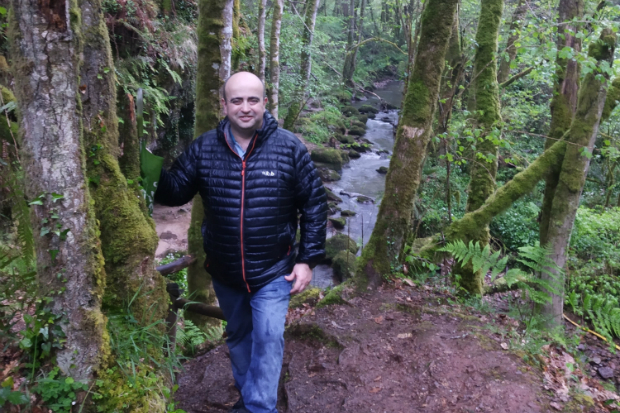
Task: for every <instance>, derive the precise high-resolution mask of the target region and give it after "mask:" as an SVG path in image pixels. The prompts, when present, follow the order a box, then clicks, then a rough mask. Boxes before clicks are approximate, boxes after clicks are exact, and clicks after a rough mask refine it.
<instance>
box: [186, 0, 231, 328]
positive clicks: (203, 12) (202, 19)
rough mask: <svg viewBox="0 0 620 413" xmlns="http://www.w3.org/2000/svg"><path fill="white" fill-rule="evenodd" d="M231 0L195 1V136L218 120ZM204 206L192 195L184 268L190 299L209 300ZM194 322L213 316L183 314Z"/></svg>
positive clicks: (205, 321)
mask: <svg viewBox="0 0 620 413" xmlns="http://www.w3.org/2000/svg"><path fill="white" fill-rule="evenodd" d="M232 26H233V0H218V1H211V0H200V1H199V3H198V28H197V31H198V65H197V68H196V73H197V76H196V123H195V127H194V130H195V135H196V137H198V136H200V135H202V134H203V133H204V132H207V131H208V130H211V129H213V128H215V127H217V124H218V122H219V121H220V116H221V108H220V92H221V87H222V85H223V84H224V80H226V79H227V78H228V77H229V76H230V70H231V54H232V45H231V38H232ZM203 220H204V208H203V204H202V198H200V196H199V195H197V196H195V197H194V201H193V205H192V217H191V223H190V227H189V231H188V234H187V238H188V248H187V250H188V254H190V255H193V256H195V257H196V262H195V263H193V264H192V265H190V266H189V267H188V269H187V284H188V288H189V291H188V293H189V294H188V296H189V298H190V299H191V300H193V301H198V302H202V303H205V304H211V303H213V302H214V301H215V293H214V291H213V288H212V286H211V275H209V273H208V272H207V271H206V270H205V268H204V262H205V260H206V254H205V252H204V245H203V239H202V232H201V228H202V222H203ZM186 317H187V319H189V320H191V321H192V322H194V324H196V325H197V326H199V327H201V328H205V327H206V326H208V325H211V323H212V322H213V320H211V319H210V318H209V317H205V316H201V315H198V314H190V313H188V314H187V315H186Z"/></svg>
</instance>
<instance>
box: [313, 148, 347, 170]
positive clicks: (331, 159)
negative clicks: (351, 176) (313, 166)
mask: <svg viewBox="0 0 620 413" xmlns="http://www.w3.org/2000/svg"><path fill="white" fill-rule="evenodd" d="M310 159H312V160H313V161H314V162H321V163H323V164H326V165H327V166H329V167H331V169H335V170H337V171H339V170H341V169H342V163H343V161H342V156H341V155H340V151H339V150H337V149H332V148H316V149H315V150H313V151H312V153H311V154H310Z"/></svg>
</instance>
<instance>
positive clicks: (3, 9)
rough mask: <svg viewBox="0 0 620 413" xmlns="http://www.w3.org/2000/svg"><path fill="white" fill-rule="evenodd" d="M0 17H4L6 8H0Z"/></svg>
mask: <svg viewBox="0 0 620 413" xmlns="http://www.w3.org/2000/svg"><path fill="white" fill-rule="evenodd" d="M0 16H6V8H4V7H0Z"/></svg>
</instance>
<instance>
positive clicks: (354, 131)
mask: <svg viewBox="0 0 620 413" xmlns="http://www.w3.org/2000/svg"><path fill="white" fill-rule="evenodd" d="M365 133H366V130H365V129H364V128H362V127H360V126H356V125H354V126H351V129H349V135H355V136H362V135H363V134H365Z"/></svg>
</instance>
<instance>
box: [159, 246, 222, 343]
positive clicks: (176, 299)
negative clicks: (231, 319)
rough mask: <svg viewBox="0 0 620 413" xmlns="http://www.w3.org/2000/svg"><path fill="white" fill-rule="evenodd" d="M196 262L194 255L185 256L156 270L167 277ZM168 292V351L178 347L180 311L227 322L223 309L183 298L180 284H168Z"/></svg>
mask: <svg viewBox="0 0 620 413" xmlns="http://www.w3.org/2000/svg"><path fill="white" fill-rule="evenodd" d="M194 262H196V257H194V256H192V255H185V256H184V257H181V258H179V259H178V260H176V261H173V262H171V263H169V264H165V265H160V266H159V267H157V268H156V270H157V271H159V272H160V273H161V275H164V276H165V275H169V274H173V273H175V272H179V271H181V270H182V269H184V268H187V267H189V266H190V265H192V264H193V263H194ZM166 291H167V292H168V295H169V296H170V305H169V307H168V315H167V316H166V324H167V326H168V338H169V349H168V351H174V348H175V346H176V336H177V334H176V333H177V319H178V311H179V310H184V311H191V312H192V313H196V314H201V315H204V316H207V317H212V318H217V319H219V320H226V319H225V318H224V313H223V312H222V309H221V308H220V307H216V306H214V305H206V304H203V303H200V302H196V301H191V300H188V299H187V298H183V297H181V295H182V294H183V292H184V291H183V290H182V289H181V288H179V284H177V283H168V284H167V285H166Z"/></svg>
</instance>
